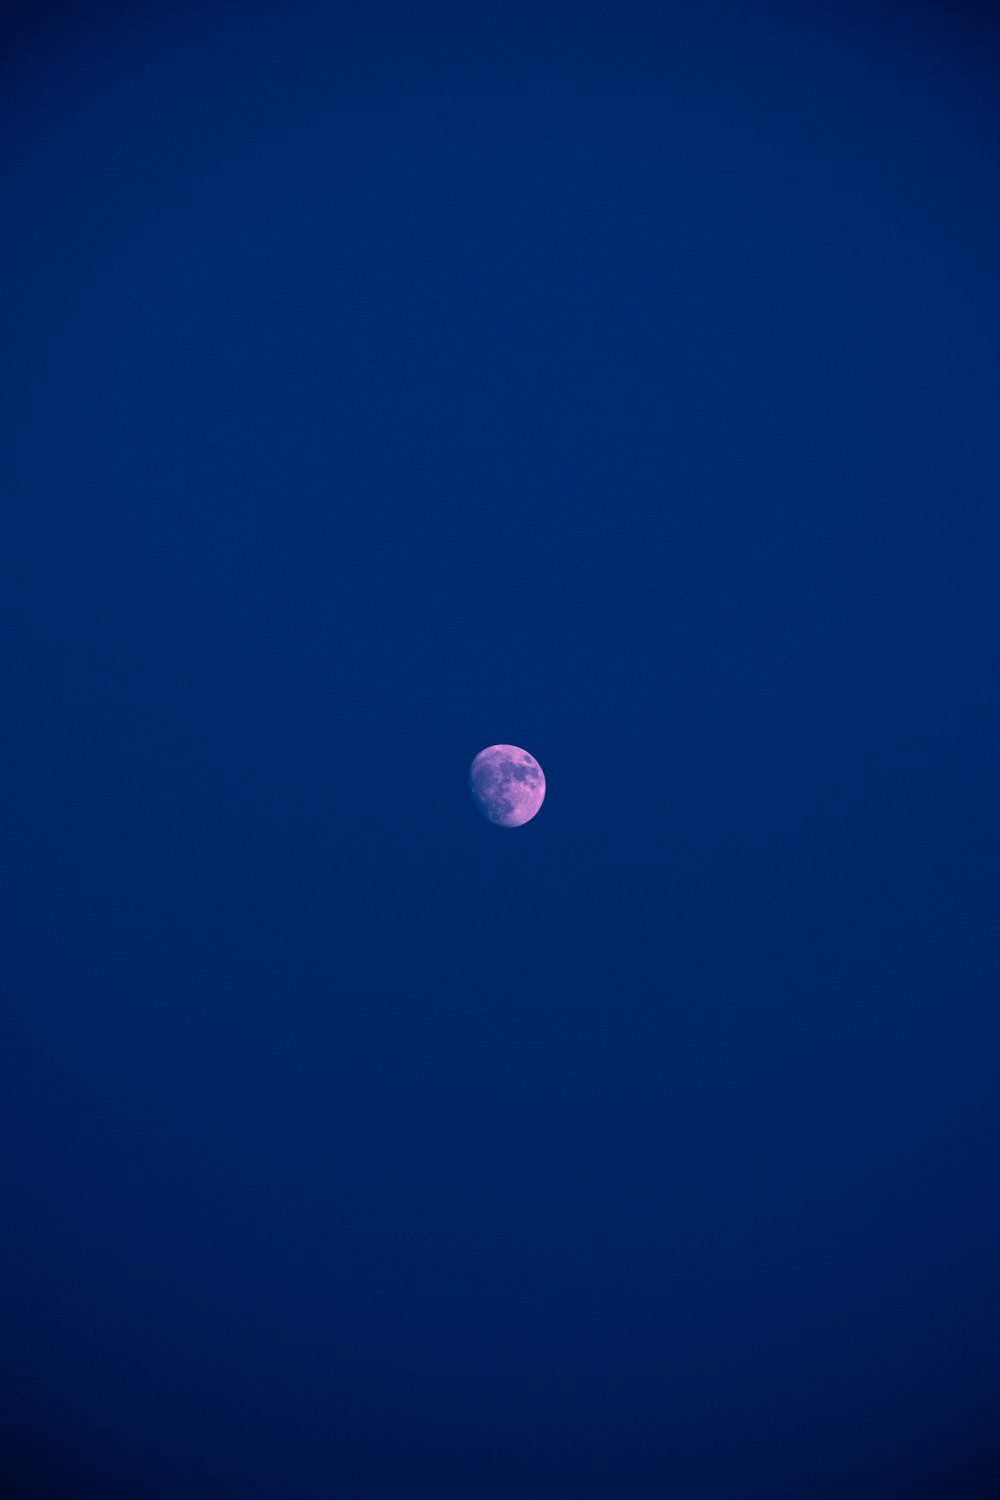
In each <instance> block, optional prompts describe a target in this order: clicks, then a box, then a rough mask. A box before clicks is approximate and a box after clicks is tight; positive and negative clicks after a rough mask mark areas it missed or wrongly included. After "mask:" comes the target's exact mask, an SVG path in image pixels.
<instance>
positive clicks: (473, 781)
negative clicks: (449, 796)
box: [469, 745, 545, 828]
mask: <svg viewBox="0 0 1000 1500" xmlns="http://www.w3.org/2000/svg"><path fill="white" fill-rule="evenodd" d="M469 787H470V790H471V792H472V796H473V800H474V802H475V804H476V806H477V807H478V808H479V811H480V812H481V813H482V815H483V817H484V818H488V819H489V821H490V822H491V823H496V824H497V825H498V826H499V827H500V828H520V826H521V824H522V823H527V822H530V820H531V819H532V818H533V817H534V816H535V813H536V812H537V811H538V809H539V808H540V807H541V805H542V802H543V801H544V798H545V776H544V774H543V772H542V768H541V766H540V765H539V764H538V762H537V760H536V759H535V757H534V756H533V755H529V754H528V752H527V750H522V749H521V748H520V747H519V746H518V745H489V746H487V748H486V749H485V750H480V752H479V754H478V755H477V756H476V758H475V760H474V761H473V762H472V766H471V768H470V771H469Z"/></svg>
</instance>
